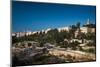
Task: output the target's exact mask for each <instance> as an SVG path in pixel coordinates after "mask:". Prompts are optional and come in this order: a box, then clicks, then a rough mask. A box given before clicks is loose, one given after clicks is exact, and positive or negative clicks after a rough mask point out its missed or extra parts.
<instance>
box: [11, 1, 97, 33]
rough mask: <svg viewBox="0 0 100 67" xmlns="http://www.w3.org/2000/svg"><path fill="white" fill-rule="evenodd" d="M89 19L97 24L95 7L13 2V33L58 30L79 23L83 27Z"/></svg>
mask: <svg viewBox="0 0 100 67" xmlns="http://www.w3.org/2000/svg"><path fill="white" fill-rule="evenodd" d="M87 19H90V21H91V22H92V23H95V19H96V7H95V6H82V5H69V4H50V3H36V2H21V1H13V2H12V32H23V31H25V30H30V31H37V30H42V29H47V28H58V27H64V26H69V25H72V24H75V23H77V22H78V21H79V22H80V23H81V25H83V24H85V23H86V21H87Z"/></svg>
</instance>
